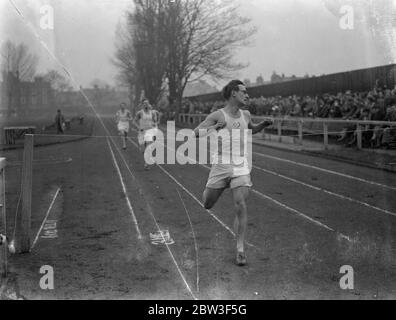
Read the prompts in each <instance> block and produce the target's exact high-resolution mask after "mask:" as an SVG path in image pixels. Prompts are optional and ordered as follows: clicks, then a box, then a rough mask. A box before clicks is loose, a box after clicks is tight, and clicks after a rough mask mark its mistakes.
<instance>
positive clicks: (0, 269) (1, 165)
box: [0, 158, 8, 277]
mask: <svg viewBox="0 0 396 320" xmlns="http://www.w3.org/2000/svg"><path fill="white" fill-rule="evenodd" d="M5 167H6V159H5V158H0V209H1V225H2V227H3V230H2V231H1V232H0V233H3V235H4V236H6V235H7V218H6V208H5ZM7 251H8V248H7V243H3V245H2V248H1V250H0V264H1V265H0V274H1V276H2V277H6V276H7V271H8V270H7Z"/></svg>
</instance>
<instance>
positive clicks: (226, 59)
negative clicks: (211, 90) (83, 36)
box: [115, 0, 255, 112]
mask: <svg viewBox="0 0 396 320" xmlns="http://www.w3.org/2000/svg"><path fill="white" fill-rule="evenodd" d="M134 2H135V11H134V12H130V13H128V18H127V24H126V31H125V32H124V34H123V35H122V37H119V39H120V40H121V41H120V43H121V45H119V46H118V48H117V52H116V59H115V61H116V64H118V66H119V67H120V70H121V78H123V79H124V80H125V81H127V82H135V84H136V83H141V84H142V87H143V88H144V91H145V94H146V97H148V98H149V99H150V100H151V101H152V102H154V103H155V102H156V101H157V100H158V98H159V97H160V96H161V93H162V92H163V89H164V85H166V86H167V91H168V93H169V102H170V104H171V106H172V107H173V108H174V109H175V111H176V112H178V110H179V108H180V106H181V102H182V97H183V92H184V89H185V87H186V85H187V83H188V82H192V81H194V80H198V79H201V78H202V77H208V76H209V77H211V78H213V79H215V80H219V79H224V78H229V77H230V75H231V74H232V72H234V71H236V70H239V69H241V68H243V67H245V65H243V64H240V63H234V62H233V54H234V51H235V49H236V48H238V47H241V46H243V45H245V44H247V40H248V39H249V37H250V36H251V35H252V34H253V33H254V32H255V28H247V27H248V24H249V23H250V20H249V19H247V18H243V17H241V16H240V15H239V14H238V6H236V5H235V4H234V3H233V1H232V0H218V1H213V0H174V1H169V0H134ZM138 94H139V93H138Z"/></svg>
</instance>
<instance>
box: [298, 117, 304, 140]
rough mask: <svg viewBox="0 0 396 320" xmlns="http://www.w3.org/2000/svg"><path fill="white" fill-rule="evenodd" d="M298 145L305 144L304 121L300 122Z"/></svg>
mask: <svg viewBox="0 0 396 320" xmlns="http://www.w3.org/2000/svg"><path fill="white" fill-rule="evenodd" d="M297 124H298V144H300V145H302V144H303V122H302V120H298V122H297Z"/></svg>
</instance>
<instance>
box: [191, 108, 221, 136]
mask: <svg viewBox="0 0 396 320" xmlns="http://www.w3.org/2000/svg"><path fill="white" fill-rule="evenodd" d="M225 126H226V123H225V122H224V121H223V120H221V119H220V117H219V114H218V113H217V112H213V113H211V114H210V115H208V116H207V117H206V119H205V120H204V121H203V122H202V123H201V124H200V125H199V126H198V127H196V128H195V129H194V134H195V137H197V138H201V137H205V136H207V135H209V134H211V133H212V132H213V131H217V130H220V129H222V128H224V127H225Z"/></svg>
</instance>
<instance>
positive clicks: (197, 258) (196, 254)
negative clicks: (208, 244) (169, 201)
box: [176, 188, 199, 292]
mask: <svg viewBox="0 0 396 320" xmlns="http://www.w3.org/2000/svg"><path fill="white" fill-rule="evenodd" d="M176 191H177V194H178V195H179V198H180V201H181V203H182V204H183V207H184V211H185V212H186V214H187V217H188V221H189V223H190V227H191V232H192V236H193V239H194V247H195V263H196V266H197V268H196V269H197V283H196V285H197V292H199V255H198V243H197V238H196V237H195V232H194V227H193V223H192V221H191V218H190V214H189V213H188V210H187V207H186V204H185V203H184V201H183V198H182V196H181V194H180V192H179V190H178V189H177V188H176Z"/></svg>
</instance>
